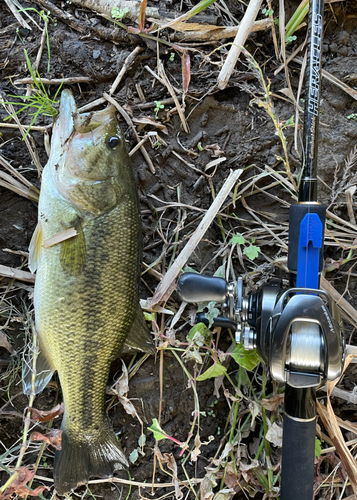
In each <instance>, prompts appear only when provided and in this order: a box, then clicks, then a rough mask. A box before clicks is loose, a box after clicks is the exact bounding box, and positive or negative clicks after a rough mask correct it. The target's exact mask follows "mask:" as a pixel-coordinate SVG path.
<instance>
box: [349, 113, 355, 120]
mask: <svg viewBox="0 0 357 500" xmlns="http://www.w3.org/2000/svg"><path fill="white" fill-rule="evenodd" d="M347 120H356V121H357V113H352V114H350V115H348V116H347Z"/></svg>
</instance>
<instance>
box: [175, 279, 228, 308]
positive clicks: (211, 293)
mask: <svg viewBox="0 0 357 500" xmlns="http://www.w3.org/2000/svg"><path fill="white" fill-rule="evenodd" d="M227 291H228V283H227V282H226V280H224V279H223V278H218V277H214V276H202V275H201V274H196V273H183V274H181V276H180V277H179V279H178V280H177V292H178V294H179V295H180V297H181V300H184V301H185V302H211V301H214V302H224V301H225V300H226V297H227Z"/></svg>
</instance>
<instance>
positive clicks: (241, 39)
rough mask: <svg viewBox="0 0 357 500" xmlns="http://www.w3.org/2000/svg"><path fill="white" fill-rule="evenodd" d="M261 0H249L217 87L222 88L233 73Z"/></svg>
mask: <svg viewBox="0 0 357 500" xmlns="http://www.w3.org/2000/svg"><path fill="white" fill-rule="evenodd" d="M262 1H263V0H250V2H249V5H248V8H247V10H246V12H245V14H244V17H243V19H242V22H241V24H240V25H239V30H238V32H237V35H236V37H235V39H234V42H233V45H232V47H231V48H230V51H229V53H228V56H227V59H226V60H225V63H224V65H223V67H222V69H221V71H220V73H219V75H218V80H217V83H218V87H219V88H220V89H224V88H226V86H227V83H228V81H229V79H230V77H231V74H232V73H233V69H234V66H235V65H236V62H237V61H238V57H239V54H240V53H241V51H242V48H243V45H244V44H245V42H246V40H247V38H248V35H249V33H250V32H251V31H252V26H253V24H254V21H255V18H256V17H257V14H258V12H259V9H260V6H261V4H262Z"/></svg>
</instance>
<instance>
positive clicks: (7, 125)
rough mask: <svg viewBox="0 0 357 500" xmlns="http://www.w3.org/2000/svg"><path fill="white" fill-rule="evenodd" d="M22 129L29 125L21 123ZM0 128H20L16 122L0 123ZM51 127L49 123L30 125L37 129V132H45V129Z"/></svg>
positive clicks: (32, 128)
mask: <svg viewBox="0 0 357 500" xmlns="http://www.w3.org/2000/svg"><path fill="white" fill-rule="evenodd" d="M21 126H22V127H23V128H24V129H27V128H29V127H30V125H21ZM0 128H20V127H19V126H18V125H17V124H16V123H0ZM49 128H52V124H51V125H46V126H43V127H41V126H40V125H31V130H38V131H39V132H46V130H47V129H49Z"/></svg>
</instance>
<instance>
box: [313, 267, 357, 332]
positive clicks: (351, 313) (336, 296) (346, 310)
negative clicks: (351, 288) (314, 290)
mask: <svg viewBox="0 0 357 500" xmlns="http://www.w3.org/2000/svg"><path fill="white" fill-rule="evenodd" d="M320 286H321V288H322V290H325V292H328V293H329V294H330V295H331V297H332V299H333V300H334V302H336V304H337V305H338V306H339V308H340V309H341V312H342V313H343V315H345V316H346V317H347V319H348V320H349V321H350V322H351V323H352V325H355V324H356V323H357V311H356V309H355V308H354V307H352V306H351V304H349V303H348V302H347V300H346V299H344V298H343V297H342V295H341V294H340V293H338V291H337V290H336V289H335V288H334V287H333V286H332V285H331V283H329V282H328V281H327V279H326V278H324V277H323V276H321V281H320Z"/></svg>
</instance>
